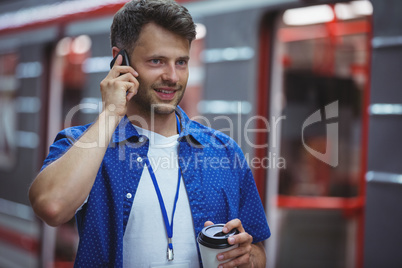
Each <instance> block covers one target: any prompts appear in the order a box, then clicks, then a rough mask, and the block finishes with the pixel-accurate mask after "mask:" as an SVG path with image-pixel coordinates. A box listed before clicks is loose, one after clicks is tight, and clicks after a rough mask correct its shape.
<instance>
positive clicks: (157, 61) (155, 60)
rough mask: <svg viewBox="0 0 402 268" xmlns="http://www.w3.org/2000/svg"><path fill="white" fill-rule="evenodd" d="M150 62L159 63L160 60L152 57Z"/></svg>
mask: <svg viewBox="0 0 402 268" xmlns="http://www.w3.org/2000/svg"><path fill="white" fill-rule="evenodd" d="M151 63H152V64H159V63H161V61H160V60H159V59H152V60H151Z"/></svg>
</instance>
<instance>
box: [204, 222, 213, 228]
mask: <svg viewBox="0 0 402 268" xmlns="http://www.w3.org/2000/svg"><path fill="white" fill-rule="evenodd" d="M213 224H214V223H213V222H212V221H206V222H205V223H204V227H207V226H210V225H213Z"/></svg>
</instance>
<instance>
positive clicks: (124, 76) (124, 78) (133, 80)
mask: <svg viewBox="0 0 402 268" xmlns="http://www.w3.org/2000/svg"><path fill="white" fill-rule="evenodd" d="M115 79H116V81H124V82H131V83H138V80H137V79H136V78H135V77H134V76H133V74H132V73H126V74H122V75H120V76H119V77H116V78H115Z"/></svg>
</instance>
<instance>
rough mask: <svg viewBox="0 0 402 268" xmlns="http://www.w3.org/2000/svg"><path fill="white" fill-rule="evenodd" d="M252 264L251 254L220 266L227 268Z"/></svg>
mask: <svg viewBox="0 0 402 268" xmlns="http://www.w3.org/2000/svg"><path fill="white" fill-rule="evenodd" d="M249 263H250V254H244V255H242V256H239V257H238V258H235V259H233V260H231V261H229V262H226V263H223V264H220V265H219V267H222V268H227V267H238V266H241V265H243V264H249Z"/></svg>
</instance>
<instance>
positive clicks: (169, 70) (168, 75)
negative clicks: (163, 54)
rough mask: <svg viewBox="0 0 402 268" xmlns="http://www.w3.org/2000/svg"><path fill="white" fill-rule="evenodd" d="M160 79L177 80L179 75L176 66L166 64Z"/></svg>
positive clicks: (173, 81) (175, 81)
mask: <svg viewBox="0 0 402 268" xmlns="http://www.w3.org/2000/svg"><path fill="white" fill-rule="evenodd" d="M162 79H163V80H164V81H169V82H170V83H177V82H179V76H178V74H177V70H176V66H175V65H168V66H166V68H165V71H164V73H163V75H162Z"/></svg>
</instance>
